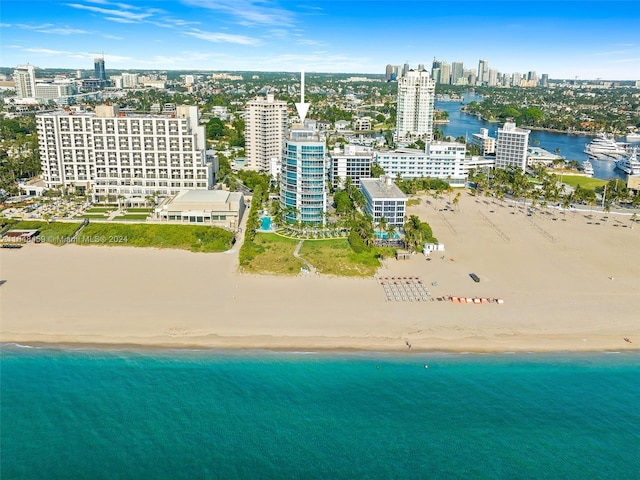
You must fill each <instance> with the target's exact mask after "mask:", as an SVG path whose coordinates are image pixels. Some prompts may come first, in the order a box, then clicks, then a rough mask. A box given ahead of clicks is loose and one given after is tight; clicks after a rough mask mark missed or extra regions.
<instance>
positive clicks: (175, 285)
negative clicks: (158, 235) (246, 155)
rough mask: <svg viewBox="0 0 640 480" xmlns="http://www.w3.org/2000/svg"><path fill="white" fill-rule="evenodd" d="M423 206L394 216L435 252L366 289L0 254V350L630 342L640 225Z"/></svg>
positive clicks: (129, 254)
mask: <svg viewBox="0 0 640 480" xmlns="http://www.w3.org/2000/svg"><path fill="white" fill-rule="evenodd" d="M433 202H434V201H433V199H431V198H426V197H425V198H422V199H421V204H420V205H419V206H417V207H410V208H409V212H408V213H409V214H417V215H419V216H420V217H421V218H423V219H424V220H426V221H428V222H429V223H430V224H431V226H432V228H433V231H434V234H435V235H436V236H437V237H438V238H439V240H440V241H441V242H442V243H443V244H444V245H445V249H446V250H445V251H444V252H435V253H432V254H431V257H430V260H427V258H426V257H425V256H424V255H422V254H416V255H413V256H412V257H411V258H410V259H409V260H388V261H387V262H386V265H385V266H384V267H382V268H381V269H380V271H379V272H378V274H377V276H376V277H375V278H373V277H372V278H366V279H347V278H330V277H324V276H299V277H293V278H286V277H273V276H258V275H246V274H241V273H238V270H237V251H235V250H234V251H231V252H227V253H223V254H201V253H190V252H184V251H178V250H156V249H137V248H129V247H81V246H74V245H68V246H64V247H53V246H49V245H44V244H30V245H27V246H25V247H24V248H22V249H20V250H6V249H0V276H1V277H2V279H5V280H7V283H5V284H4V285H2V286H1V287H0V314H1V319H0V340H1V341H2V342H20V343H35V342H42V343H65V344H69V343H80V344H91V345H93V346H99V345H123V344H134V345H139V346H180V347H186V346H199V347H216V348H218V347H223V348H224V347H230V348H282V349H367V350H398V351H402V350H407V349H408V345H407V344H410V345H411V347H412V348H411V350H412V351H421V350H449V351H559V350H576V351H577V350H621V349H632V348H637V346H638V345H640V261H638V247H639V246H640V224H638V223H634V222H632V221H631V220H630V217H629V216H617V215H613V214H608V215H607V217H608V218H607V219H606V220H604V219H603V214H600V213H594V214H592V215H591V218H587V216H589V215H590V214H589V212H588V211H586V212H567V213H560V212H558V211H554V210H548V211H547V213H537V214H536V215H534V216H531V217H529V216H527V215H526V212H525V211H524V210H522V209H519V208H518V207H517V206H515V205H511V204H508V203H503V202H498V203H492V202H490V201H489V200H487V199H485V198H475V197H472V196H469V195H468V194H466V193H464V194H463V196H462V198H461V200H460V204H459V208H458V209H457V211H452V210H451V208H450V207H449V208H448V209H447V210H442V211H441V209H442V208H443V207H446V205H447V201H446V199H444V198H443V199H441V200H439V201H438V204H437V207H438V208H435V206H436V205H434V203H433ZM554 218H555V219H554ZM596 223H599V225H597V224H596ZM623 225H626V226H623ZM633 226H635V228H632V227H633ZM236 248H237V247H236ZM443 257H444V258H443ZM470 272H475V273H476V274H477V275H478V276H479V277H480V279H481V281H480V282H479V283H476V282H474V281H473V280H472V279H471V278H470V277H469V273H470ZM394 276H411V277H420V278H421V279H422V281H423V284H424V285H426V287H427V288H428V290H429V292H430V294H431V296H432V297H433V298H438V297H439V298H442V297H449V296H462V297H484V298H501V299H503V300H504V303H503V304H500V305H499V304H496V303H488V304H460V303H452V302H450V301H438V300H434V301H427V302H424V301H412V302H410V301H408V300H405V301H402V300H401V299H400V300H399V301H396V300H395V299H394V300H392V301H388V300H387V296H386V294H385V291H384V289H383V286H382V285H381V284H380V279H381V277H394ZM624 338H628V339H629V340H630V341H631V343H629V342H627V341H625V340H624Z"/></svg>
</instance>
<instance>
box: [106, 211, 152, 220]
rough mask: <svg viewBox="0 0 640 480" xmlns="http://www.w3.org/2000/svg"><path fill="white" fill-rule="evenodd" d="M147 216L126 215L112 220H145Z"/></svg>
mask: <svg viewBox="0 0 640 480" xmlns="http://www.w3.org/2000/svg"><path fill="white" fill-rule="evenodd" d="M147 218H149V215H148V214H146V213H127V214H125V215H118V216H116V217H113V219H114V220H146V219H147Z"/></svg>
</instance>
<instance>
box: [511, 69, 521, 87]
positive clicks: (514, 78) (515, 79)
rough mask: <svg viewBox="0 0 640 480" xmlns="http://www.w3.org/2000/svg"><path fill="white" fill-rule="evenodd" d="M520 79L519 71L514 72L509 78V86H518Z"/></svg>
mask: <svg viewBox="0 0 640 480" xmlns="http://www.w3.org/2000/svg"><path fill="white" fill-rule="evenodd" d="M521 81H522V77H521V75H520V73H519V72H515V73H514V74H513V76H512V78H511V86H512V87H519V86H520V83H521Z"/></svg>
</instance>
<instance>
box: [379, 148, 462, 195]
mask: <svg viewBox="0 0 640 480" xmlns="http://www.w3.org/2000/svg"><path fill="white" fill-rule="evenodd" d="M465 153H466V146H465V145H464V144H462V143H456V142H431V143H427V145H426V147H425V151H422V150H418V149H415V148H398V149H397V150H386V151H380V152H377V153H376V158H375V161H376V163H377V164H378V165H380V166H381V167H382V168H383V169H384V172H385V173H386V174H387V175H391V176H393V177H396V176H397V175H400V176H401V177H402V178H403V179H407V178H423V177H424V178H426V177H430V178H439V179H442V180H446V181H447V182H449V184H450V185H451V186H464V184H465V182H466V173H465V170H464V161H465Z"/></svg>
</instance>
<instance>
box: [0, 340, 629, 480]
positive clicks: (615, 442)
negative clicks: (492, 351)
mask: <svg viewBox="0 0 640 480" xmlns="http://www.w3.org/2000/svg"><path fill="white" fill-rule="evenodd" d="M1 360H2V361H1V364H0V365H1V366H0V374H1V386H2V391H1V392H2V396H1V400H0V402H1V403H0V407H1V408H0V420H1V423H0V425H1V430H0V440H1V442H2V443H1V446H2V455H1V460H0V467H1V469H2V470H1V477H2V478H3V479H19V478H24V479H40V478H47V479H56V478H64V479H69V478H90V479H101V478H105V479H106V478H109V479H111V478H123V479H125V478H127V479H129V478H136V479H141V478H152V479H165V478H166V479H181V478H184V479H199V478H220V479H234V478H239V479H244V478H247V479H253V478H260V479H262V478H267V479H270V478H276V479H286V478H301V479H306V478H322V479H341V478H344V479H354V478H358V479H359V478H368V479H389V478H435V479H440V478H486V479H494V478H505V479H516V478H531V479H544V478H549V479H552V478H554V479H555V478H558V479H592V478H613V479H626V478H628V479H631V478H638V472H639V471H640V409H639V408H638V407H639V405H640V354H639V353H631V354H627V353H623V354H611V355H605V354H593V355H560V354H558V355H438V354H415V355H404V356H400V355H389V354H333V355H328V354H303V353H270V352H252V351H249V352H210V351H201V352H198V351H89V350H86V351H84V350H77V351H73V350H54V349H34V348H20V347H17V346H12V345H5V346H3V348H2V357H1ZM426 363H428V366H429V368H428V369H425V368H424V365H425V364H426Z"/></svg>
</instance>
